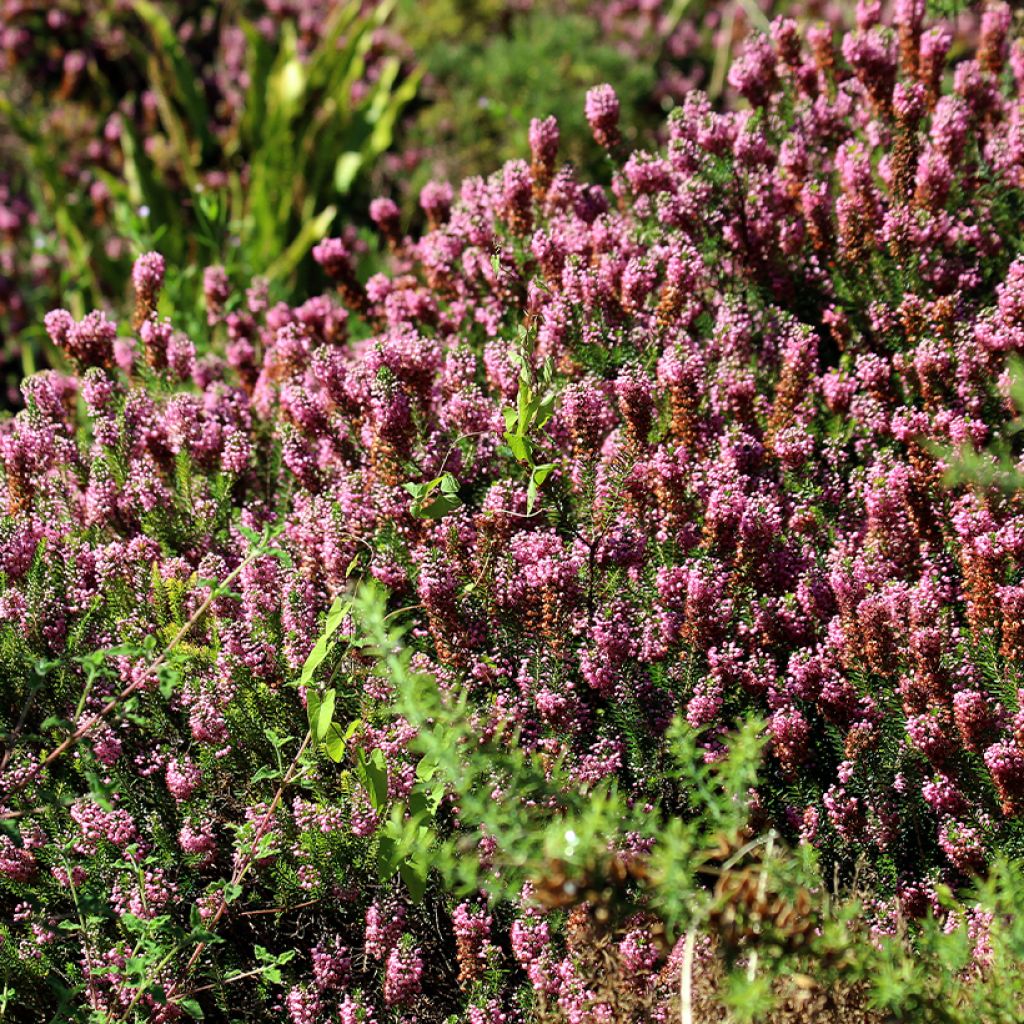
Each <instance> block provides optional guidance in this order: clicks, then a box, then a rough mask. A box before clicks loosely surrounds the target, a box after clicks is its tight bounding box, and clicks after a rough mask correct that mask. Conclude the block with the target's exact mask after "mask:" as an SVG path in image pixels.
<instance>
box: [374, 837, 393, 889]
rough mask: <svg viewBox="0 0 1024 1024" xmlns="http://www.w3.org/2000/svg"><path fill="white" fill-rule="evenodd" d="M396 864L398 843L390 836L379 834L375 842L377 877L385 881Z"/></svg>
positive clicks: (391, 873)
mask: <svg viewBox="0 0 1024 1024" xmlns="http://www.w3.org/2000/svg"><path fill="white" fill-rule="evenodd" d="M397 866H398V844H397V843H396V842H395V841H394V839H392V838H391V837H390V836H381V837H380V841H379V842H378V844H377V877H378V878H379V879H380V881H382V882H386V881H387V880H388V879H389V878H390V877H391V876H392V875H393V874H394V873H395V868H396V867H397Z"/></svg>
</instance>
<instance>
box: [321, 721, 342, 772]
mask: <svg viewBox="0 0 1024 1024" xmlns="http://www.w3.org/2000/svg"><path fill="white" fill-rule="evenodd" d="M324 746H325V747H326V749H327V756H328V757H329V758H330V759H331V760H332V761H333V762H334V763H335V764H340V763H341V760H342V758H343V757H344V756H345V734H344V733H343V732H342V730H341V726H340V725H338V723H337V722H331V725H330V728H329V729H328V730H327V736H326V737H325V738H324Z"/></svg>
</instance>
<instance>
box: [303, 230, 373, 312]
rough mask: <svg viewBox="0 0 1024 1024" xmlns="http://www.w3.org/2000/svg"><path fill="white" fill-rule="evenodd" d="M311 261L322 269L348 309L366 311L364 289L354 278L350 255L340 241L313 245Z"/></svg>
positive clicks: (328, 240) (330, 240)
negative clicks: (314, 261)
mask: <svg viewBox="0 0 1024 1024" xmlns="http://www.w3.org/2000/svg"><path fill="white" fill-rule="evenodd" d="M313 259H314V260H316V262H317V263H319V264H320V266H322V267H323V268H324V273H325V274H327V276H328V277H329V278H330V279H331V280H332V281H333V282H334V285H335V287H336V288H337V289H338V294H339V295H341V298H342V300H343V301H344V303H345V305H346V306H348V307H349V309H353V310H355V311H357V312H360V313H363V312H366V311H367V309H368V306H369V303H368V302H367V298H366V289H365V288H363V286H362V285H361V284H360V283H359V281H358V280H357V278H356V273H355V268H354V266H353V259H352V253H351V251H350V250H349V248H348V246H347V245H345V243H344V241H343V240H342V239H340V238H325V239H324V240H323V241H322V242H320V243H319V244H317V245H314V246H313Z"/></svg>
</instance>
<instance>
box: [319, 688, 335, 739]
mask: <svg viewBox="0 0 1024 1024" xmlns="http://www.w3.org/2000/svg"><path fill="white" fill-rule="evenodd" d="M336 696H337V692H336V691H335V690H334V689H333V688H332V689H330V690H328V691H327V692H326V693H325V694H324V699H323V700H322V701H321V703H320V709H319V711H318V712H317V717H316V738H317V740H318V741H320V742H323V740H324V739H326V738H327V732H328V730H329V729H330V727H331V724H332V722H333V721H334V701H335V699H336Z"/></svg>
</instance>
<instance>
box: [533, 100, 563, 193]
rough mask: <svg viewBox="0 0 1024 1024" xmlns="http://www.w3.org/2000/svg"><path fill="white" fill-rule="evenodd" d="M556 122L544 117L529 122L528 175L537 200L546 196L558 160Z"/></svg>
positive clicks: (552, 118) (551, 118)
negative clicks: (531, 180)
mask: <svg viewBox="0 0 1024 1024" xmlns="http://www.w3.org/2000/svg"><path fill="white" fill-rule="evenodd" d="M558 141H559V132H558V120H557V119H556V118H554V117H546V118H544V120H540V119H539V118H536V117H535V118H534V119H533V120H532V121H531V122H530V174H531V176H532V177H533V191H534V195H536V196H537V198H538V199H543V198H544V196H545V195H547V191H548V185H550V184H551V179H552V178H553V177H554V176H555V161H556V160H557V159H558Z"/></svg>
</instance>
